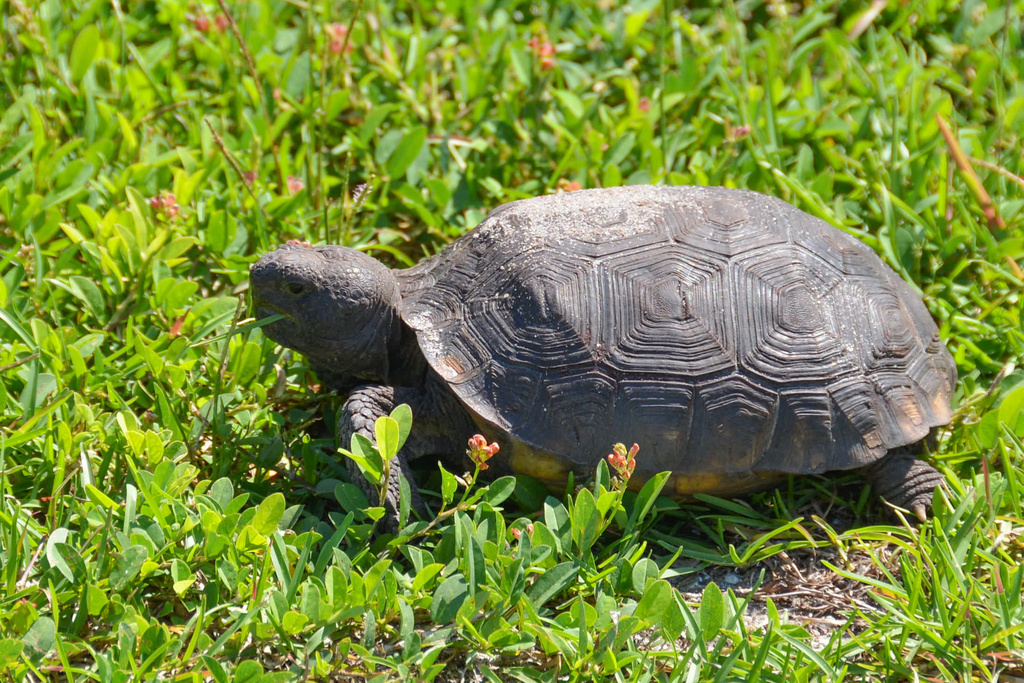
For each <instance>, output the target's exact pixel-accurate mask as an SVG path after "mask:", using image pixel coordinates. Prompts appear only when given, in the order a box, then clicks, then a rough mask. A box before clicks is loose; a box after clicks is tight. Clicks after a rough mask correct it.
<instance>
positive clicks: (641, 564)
mask: <svg viewBox="0 0 1024 683" xmlns="http://www.w3.org/2000/svg"><path fill="white" fill-rule="evenodd" d="M659 576H661V569H659V568H658V563H657V562H655V561H654V560H652V559H650V558H649V557H642V558H640V559H639V560H638V561H637V563H636V564H635V565H634V566H633V590H634V591H636V592H637V593H638V594H639V595H644V594H645V593H646V592H647V584H648V583H650V582H651V581H657V579H658V577H659Z"/></svg>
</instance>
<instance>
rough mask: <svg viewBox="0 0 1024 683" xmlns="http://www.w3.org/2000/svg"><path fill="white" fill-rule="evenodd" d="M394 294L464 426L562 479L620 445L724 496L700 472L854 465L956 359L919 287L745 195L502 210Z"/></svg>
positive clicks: (563, 198) (891, 443)
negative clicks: (550, 466) (523, 450)
mask: <svg viewBox="0 0 1024 683" xmlns="http://www.w3.org/2000/svg"><path fill="white" fill-rule="evenodd" d="M399 282H400V285H401V287H402V297H403V304H402V311H401V313H402V317H403V319H404V321H405V322H406V324H407V325H409V326H410V327H411V328H412V329H414V330H415V331H416V335H417V338H418V341H419V344H420V347H421V348H422V350H423V353H424V354H425V356H426V358H427V360H428V362H429V364H430V366H431V367H432V368H433V369H434V370H435V371H436V372H437V373H438V374H439V375H440V376H441V377H442V378H443V379H444V380H445V381H447V383H448V384H449V385H450V387H451V389H452V390H453V391H454V392H455V394H456V395H457V396H458V397H459V399H460V400H461V401H462V402H463V403H464V404H465V405H466V406H467V407H468V408H469V409H470V410H471V411H472V413H474V414H475V417H476V418H477V419H478V422H479V423H480V424H481V425H483V426H485V427H488V428H490V430H491V431H492V432H493V433H497V434H504V435H507V438H506V440H509V439H510V440H511V441H512V442H513V445H522V446H525V447H527V448H528V449H529V450H530V451H532V452H537V453H544V454H547V455H548V456H549V458H553V459H555V460H556V461H559V462H561V463H563V464H564V465H565V466H566V467H569V468H572V469H579V468H582V467H584V466H589V467H590V468H592V467H593V466H594V464H596V462H597V461H598V460H599V459H600V458H601V457H602V456H603V454H606V453H608V451H609V448H610V446H611V445H612V444H613V443H616V442H626V443H629V442H633V441H636V442H638V443H640V444H641V446H642V449H643V450H642V457H641V458H639V459H638V473H639V474H641V475H646V476H649V475H651V474H653V473H656V472H659V471H664V470H670V471H673V472H675V473H677V474H678V475H680V478H683V477H685V479H686V480H687V481H688V482H690V483H689V486H691V487H693V488H694V489H695V490H708V489H711V490H716V489H720V490H725V489H728V488H730V487H729V486H724V487H723V486H707V485H705V484H702V483H701V482H702V481H704V482H706V481H707V478H712V479H715V480H716V481H719V482H722V481H726V480H727V479H728V478H729V477H737V479H736V481H740V480H741V479H742V480H744V481H745V480H746V479H749V477H751V476H755V477H756V476H758V473H811V472H824V471H827V470H842V469H850V468H855V467H861V466H864V465H867V464H870V463H872V462H874V461H876V460H878V459H879V458H881V457H882V456H883V455H884V454H885V453H886V452H887V451H888V450H890V449H893V448H896V447H899V446H904V445H907V444H912V443H915V442H917V441H920V440H921V439H923V438H924V437H925V436H926V435H927V434H928V433H929V431H930V430H931V428H932V427H935V426H937V425H941V424H945V423H946V422H948V421H949V419H950V417H951V414H950V407H949V401H950V395H951V393H952V391H953V387H954V385H955V383H956V369H955V366H954V364H953V360H952V358H951V356H950V354H949V352H948V351H947V350H946V348H945V346H944V345H943V344H942V341H941V340H940V338H939V333H938V329H937V328H936V326H935V323H934V322H933V321H932V319H931V317H930V315H929V314H928V311H927V309H926V308H925V306H924V304H923V303H922V301H921V298H920V296H919V295H918V294H916V293H915V292H914V290H913V289H911V288H910V287H909V286H908V285H907V284H906V283H905V282H903V281H902V280H901V279H900V278H899V277H898V276H897V275H896V273H894V272H893V271H892V269H890V268H889V267H888V266H886V265H885V264H884V263H883V262H882V261H881V260H880V259H879V258H878V256H876V255H875V253H874V252H872V251H871V250H870V249H869V248H868V247H867V246H865V245H864V244H862V243H861V242H859V241H857V240H856V239H854V238H853V237H850V236H848V235H846V234H845V233H843V232H840V231H839V230H837V229H835V228H833V227H831V226H830V225H828V224H827V223H825V222H824V221H821V220H819V219H817V218H814V217H812V216H810V215H808V214H806V213H803V212H801V211H799V210H797V209H795V208H794V207H792V206H790V205H789V204H787V203H785V202H783V201H781V200H778V199H775V198H772V197H768V196H765V195H761V194H758V193H755V192H748V191H741V190H729V189H723V188H705V187H623V188H615V189H600V190H583V191H578V192H572V193H567V194H558V195H550V196H544V197H538V198H534V199H526V200H522V201H517V202H513V203H511V204H506V205H504V206H502V207H500V208H498V209H497V210H495V211H494V212H492V213H491V214H490V215H489V216H488V217H487V218H486V219H485V220H484V221H483V223H481V224H480V226H479V227H477V228H476V229H474V230H473V231H471V232H469V233H467V234H466V235H465V236H463V237H462V238H460V239H459V240H457V241H456V242H454V243H453V244H451V245H450V246H448V247H447V248H446V249H445V250H444V251H443V252H441V253H440V254H438V255H436V256H434V257H432V258H430V259H427V260H426V261H424V262H422V263H421V264H419V265H418V266H416V267H414V268H411V269H409V270H407V271H404V272H402V273H400V274H399ZM520 469H521V468H520ZM702 475H703V476H704V477H705V479H704V480H702V479H701V476H702ZM553 478H554V479H557V478H558V477H557V475H555V476H553ZM744 478H746V479H744ZM737 488H744V487H743V486H738V487H737Z"/></svg>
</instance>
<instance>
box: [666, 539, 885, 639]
mask: <svg viewBox="0 0 1024 683" xmlns="http://www.w3.org/2000/svg"><path fill="white" fill-rule="evenodd" d="M826 562H828V563H830V564H832V565H833V566H837V567H843V568H844V569H845V570H847V571H850V572H853V573H855V574H858V575H861V576H867V577H877V578H883V577H882V574H881V571H880V570H879V568H878V566H877V564H876V563H875V562H874V561H872V559H871V557H870V556H868V555H867V554H866V553H863V552H860V551H851V552H850V553H848V554H847V557H846V559H845V560H844V559H843V558H842V557H840V555H839V552H838V551H837V550H836V549H835V548H822V549H817V550H815V549H812V548H807V549H801V550H795V551H790V552H788V553H780V554H779V555H776V556H774V557H771V558H769V559H767V560H765V561H763V562H760V563H757V564H755V565H752V566H750V567H748V568H745V569H738V568H735V567H721V566H712V567H705V568H702V569H699V570H696V571H694V572H692V573H688V574H686V575H685V576H681V577H677V578H675V579H672V580H671V581H670V582H671V583H672V584H673V585H674V586H675V587H676V588H677V589H678V590H679V592H680V593H681V594H682V596H683V598H684V599H685V600H686V601H687V602H688V603H690V604H695V603H696V604H699V603H700V600H701V595H702V593H703V591H704V588H705V587H706V586H707V585H708V584H709V583H711V582H714V583H716V584H718V587H719V588H721V589H722V591H723V592H724V591H726V590H732V592H733V593H734V594H735V595H736V596H737V597H738V598H739V599H740V600H744V599H746V598H747V597H748V596H750V603H749V605H748V606H747V610H746V613H745V614H744V617H743V621H744V624H745V625H746V627H747V628H748V629H757V630H761V629H764V628H765V626H766V625H767V624H768V608H767V601H768V599H769V598H770V599H771V601H772V603H773V604H774V605H775V607H776V609H777V610H778V612H779V618H780V619H781V620H783V621H784V622H788V623H791V624H799V625H801V626H803V627H804V628H805V629H806V630H807V631H808V633H810V634H811V637H812V643H811V644H812V646H813V647H814V649H815V650H821V649H822V648H824V647H825V646H826V645H827V644H828V642H829V640H830V639H832V638H833V637H834V636H835V635H836V633H838V632H840V631H842V632H843V633H844V634H845V635H847V636H848V635H853V634H856V633H859V632H860V631H862V630H863V629H864V628H865V627H866V626H867V623H866V622H865V621H864V620H863V619H860V618H858V617H856V616H855V615H856V612H857V611H858V610H859V611H860V612H879V611H880V608H879V607H878V605H877V604H876V603H875V601H874V600H872V599H871V596H870V595H869V591H870V590H871V587H870V586H869V585H867V584H866V583H863V582H860V581H855V580H853V579H849V578H846V577H844V576H842V575H840V574H838V573H837V572H836V571H835V570H833V569H831V568H830V567H828V566H827V565H826V564H825V563H826ZM676 569H677V570H679V569H683V570H684V571H685V565H683V566H682V567H681V566H680V565H678V564H677V565H676ZM762 572H763V573H764V576H763V579H761V583H760V585H758V580H759V579H760V578H761V576H762ZM751 592H753V595H752V596H751Z"/></svg>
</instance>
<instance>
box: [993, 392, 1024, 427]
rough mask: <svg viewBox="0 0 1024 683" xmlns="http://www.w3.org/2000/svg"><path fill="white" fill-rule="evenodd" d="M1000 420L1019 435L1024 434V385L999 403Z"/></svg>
mask: <svg viewBox="0 0 1024 683" xmlns="http://www.w3.org/2000/svg"><path fill="white" fill-rule="evenodd" d="M999 421H1000V422H1002V423H1004V424H1005V425H1006V426H1007V427H1008V428H1009V429H1010V431H1012V432H1013V433H1014V434H1016V435H1017V436H1024V385H1021V386H1019V387H1017V388H1016V389H1014V390H1013V391H1011V392H1010V393H1008V394H1007V395H1006V396H1005V397H1004V398H1003V401H1002V403H1000V404H999Z"/></svg>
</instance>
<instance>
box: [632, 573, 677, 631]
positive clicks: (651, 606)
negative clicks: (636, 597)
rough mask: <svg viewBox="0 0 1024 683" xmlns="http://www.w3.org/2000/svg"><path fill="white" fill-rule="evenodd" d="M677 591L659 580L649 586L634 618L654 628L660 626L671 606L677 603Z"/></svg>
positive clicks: (635, 611) (637, 606) (664, 581)
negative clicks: (675, 594)
mask: <svg viewBox="0 0 1024 683" xmlns="http://www.w3.org/2000/svg"><path fill="white" fill-rule="evenodd" d="M674 593H675V589H674V588H672V586H671V585H669V582H668V581H666V580H664V579H658V580H657V581H655V582H654V583H652V584H650V585H649V586H647V588H646V589H645V590H644V592H643V595H642V596H641V598H640V602H638V603H637V605H636V610H634V611H633V616H635V617H636V618H637V619H643V620H644V621H646V622H647V623H649V624H650V625H652V626H658V625H660V623H661V618H662V616H663V615H664V614H665V611H666V610H667V609H668V607H669V605H670V604H672V603H673V602H675V596H674V595H673V594H674Z"/></svg>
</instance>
